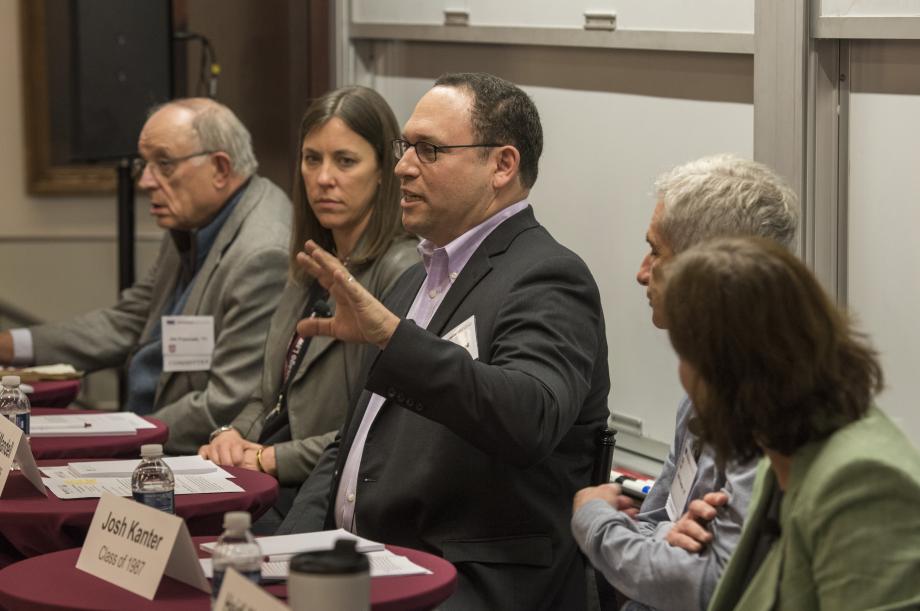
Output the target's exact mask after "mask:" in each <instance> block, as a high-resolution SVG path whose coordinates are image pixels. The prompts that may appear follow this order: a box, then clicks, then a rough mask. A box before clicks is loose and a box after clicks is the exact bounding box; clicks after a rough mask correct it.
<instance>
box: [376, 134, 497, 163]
mask: <svg viewBox="0 0 920 611" xmlns="http://www.w3.org/2000/svg"><path fill="white" fill-rule="evenodd" d="M494 146H504V145H503V144H444V145H438V144H432V143H430V142H425V141H424V140H419V141H418V142H409V141H408V140H402V139H400V138H397V139H396V140H394V141H393V156H394V157H396V159H397V161H398V160H400V159H402V157H403V155H405V154H406V151H408V150H409V149H410V148H414V149H415V154H416V155H418V158H419V160H420V161H421V162H422V163H434V162H435V161H437V160H438V151H444V150H447V149H472V148H492V147H494Z"/></svg>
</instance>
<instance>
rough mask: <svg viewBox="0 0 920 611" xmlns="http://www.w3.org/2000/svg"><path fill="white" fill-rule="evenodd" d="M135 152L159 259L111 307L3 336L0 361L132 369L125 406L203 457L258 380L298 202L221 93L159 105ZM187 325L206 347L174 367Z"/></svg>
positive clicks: (177, 446)
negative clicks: (268, 174)
mask: <svg viewBox="0 0 920 611" xmlns="http://www.w3.org/2000/svg"><path fill="white" fill-rule="evenodd" d="M138 151H139V154H140V157H139V158H138V159H137V161H136V164H135V170H136V178H137V180H138V183H137V184H138V186H139V187H140V188H141V189H143V190H144V191H146V192H147V193H148V195H149V196H150V214H151V215H152V216H153V217H154V218H155V219H156V222H157V224H158V225H159V226H160V227H162V228H163V229H167V230H168V231H169V234H168V235H166V236H164V238H163V241H162V244H161V246H160V251H159V254H158V256H157V259H156V261H155V262H154V264H153V266H152V267H151V268H150V270H149V271H148V273H147V274H146V275H145V276H144V277H143V278H142V279H141V280H139V281H138V282H137V283H135V284H134V286H132V287H131V288H130V289H128V290H126V291H124V292H123V293H122V295H121V298H120V299H119V301H118V303H117V304H115V305H114V306H112V307H110V308H104V309H100V310H96V311H93V312H90V313H88V314H84V315H82V316H79V317H77V318H75V319H73V320H71V321H67V322H58V323H50V324H45V325H39V326H37V327H32V328H30V329H15V330H13V331H12V332H5V333H2V334H0V363H13V364H16V365H30V364H33V363H35V364H43V363H54V362H67V363H71V364H73V365H74V366H75V367H76V368H77V369H81V370H87V371H92V370H97V369H103V368H107V367H120V366H122V365H125V364H127V368H128V399H127V408H128V409H130V410H133V411H135V412H137V413H141V414H152V415H153V416H155V417H157V418H160V419H162V420H164V421H165V422H166V423H167V424H168V425H169V429H170V431H169V440H168V442H167V444H166V449H167V451H168V452H170V453H194V452H195V451H196V450H197V449H198V447H199V446H200V445H201V444H203V443H206V442H207V441H208V434H209V433H211V432H212V431H214V430H215V429H216V428H217V426H218V424H222V423H226V422H230V421H231V420H233V417H234V416H235V415H236V414H237V412H238V411H239V410H240V409H241V408H242V406H243V405H244V403H245V402H246V400H247V399H248V398H249V396H250V394H251V393H252V391H253V389H254V388H255V385H256V383H257V382H258V380H259V375H260V373H261V371H260V369H261V367H260V366H261V361H262V347H263V343H264V341H265V333H266V331H267V328H268V322H269V319H270V318H271V315H272V312H273V311H274V309H275V305H276V304H277V301H278V298H279V296H280V294H281V289H282V287H283V285H284V281H285V274H286V270H287V245H288V239H289V218H290V202H289V200H288V198H287V196H286V195H285V194H284V193H283V192H282V191H281V190H280V189H278V187H276V186H275V185H274V184H272V183H271V182H270V181H268V180H266V179H264V178H260V177H259V176H257V175H256V174H255V171H256V168H257V166H258V163H257V161H256V158H255V155H254V154H253V150H252V139H251V137H250V135H249V132H248V130H247V129H246V128H245V126H243V124H242V123H241V122H240V121H239V119H238V118H237V117H236V116H235V115H234V114H233V112H231V111H230V109H228V108H227V107H225V106H223V105H221V104H219V103H217V102H215V101H213V100H208V99H205V98H190V99H182V100H175V101H172V102H169V103H167V104H164V105H163V106H161V107H159V108H157V109H154V111H153V112H152V113H151V115H150V117H149V119H148V120H147V122H146V123H145V125H144V128H143V130H142V131H141V134H140V139H139V142H138ZM167 316H170V317H171V318H168V319H167V318H165V317H167ZM173 316H175V317H178V318H172V317H173ZM190 316H196V317H201V318H198V319H191V318H188V317H190ZM186 323H187V324H188V325H193V326H194V325H195V324H197V325H199V326H194V329H195V334H197V336H198V339H203V341H202V343H203V344H204V347H205V351H206V352H207V354H204V353H202V359H201V360H200V361H199V362H198V363H185V364H184V365H173V364H172V359H169V358H167V357H170V356H172V354H171V353H172V352H173V351H174V350H175V349H176V345H177V344H178V343H181V342H182V341H185V340H183V339H182V338H181V337H178V338H176V341H175V342H173V341H170V338H173V337H176V336H175V335H174V334H173V333H172V329H173V328H175V327H177V326H179V325H180V324H186ZM201 325H203V326H201ZM164 327H166V331H167V333H166V334H165V336H164ZM164 339H165V340H166V341H164ZM211 341H213V349H212V350H210V351H207V350H206V348H207V347H208V346H209V345H210V342H211ZM164 355H165V356H164ZM180 369H181V370H180Z"/></svg>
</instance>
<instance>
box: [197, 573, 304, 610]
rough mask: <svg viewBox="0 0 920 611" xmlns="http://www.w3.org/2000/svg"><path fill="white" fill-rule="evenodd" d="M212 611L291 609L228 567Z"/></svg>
mask: <svg viewBox="0 0 920 611" xmlns="http://www.w3.org/2000/svg"><path fill="white" fill-rule="evenodd" d="M213 611H291V608H290V607H288V606H287V605H286V604H284V603H283V602H281V601H280V600H278V599H277V598H275V597H274V596H272V595H271V594H269V593H268V592H266V591H265V590H263V589H262V588H260V587H259V586H257V585H256V584H254V583H252V582H251V581H249V580H248V579H246V578H245V577H243V576H242V575H240V574H239V573H238V572H236V571H235V570H234V569H232V568H228V569H227V572H226V573H225V574H224V581H223V582H222V583H221V586H220V592H219V593H218V595H217V600H216V601H215V602H214V607H213Z"/></svg>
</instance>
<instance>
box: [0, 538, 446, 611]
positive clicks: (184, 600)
mask: <svg viewBox="0 0 920 611" xmlns="http://www.w3.org/2000/svg"><path fill="white" fill-rule="evenodd" d="M213 540H214V537H195V545H196V548H197V546H198V544H199V543H204V542H206V541H213ZM387 549H389V550H390V551H391V552H393V553H395V554H399V555H401V556H407V557H408V558H409V559H410V560H411V561H412V562H414V563H416V564H418V565H420V566H423V567H425V568H426V569H428V570H430V571H431V572H432V574H431V575H405V576H401V577H375V578H374V579H371V608H372V609H374V611H397V610H399V611H410V610H412V611H415V610H422V609H433V608H435V607H436V606H437V605H439V604H440V603H442V602H444V601H445V600H447V598H448V597H449V596H450V595H451V594H453V592H454V589H455V588H456V586H457V570H456V569H455V568H454V566H453V565H452V564H451V563H450V562H448V561H446V560H444V559H443V558H439V557H438V556H433V555H431V554H427V553H425V552H420V551H418V550H413V549H409V548H405V547H397V546H395V545H388V546H387ZM79 555H80V550H79V549H69V550H64V551H61V552H55V553H53V554H47V555H44V556H39V557H37V558H30V559H28V560H23V561H22V562H18V563H16V564H14V565H12V566H8V567H6V568H5V569H3V570H2V571H0V605H2V606H3V608H5V609H8V610H9V611H18V610H20V609H22V610H24V611H25V610H28V611H52V610H53V611H62V610H64V609H80V610H90V609H92V610H98V611H102V610H106V611H108V610H111V611H122V610H123V609H131V610H132V611H146V610H155V609H160V610H169V611H205V610H209V609H210V608H211V599H210V597H209V596H208V595H207V594H205V593H204V592H201V591H199V590H196V589H195V588H193V587H191V586H188V585H186V584H184V583H181V582H178V581H176V580H174V579H172V578H170V577H164V578H163V581H161V582H160V587H159V589H158V590H157V594H156V597H155V598H154V600H152V601H150V600H147V599H146V598H142V597H140V596H138V595H136V594H132V593H131V592H128V591H127V590H123V589H121V588H119V587H117V586H114V585H112V584H110V583H108V582H106V581H103V580H101V579H99V578H98V577H94V576H93V575H90V574H89V573H84V572H83V571H80V570H77V568H76V564H77V557H78V556H79ZM204 555H205V554H203V553H201V552H199V556H204ZM48 584H54V587H53V588H49V587H48ZM265 589H266V590H267V591H268V592H270V593H271V594H272V595H274V596H276V597H278V598H286V597H287V586H286V585H285V584H274V585H269V586H267V587H266V588H265Z"/></svg>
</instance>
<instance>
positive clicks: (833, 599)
mask: <svg viewBox="0 0 920 611" xmlns="http://www.w3.org/2000/svg"><path fill="white" fill-rule="evenodd" d="M776 487H777V482H776V478H775V476H774V474H773V471H772V470H771V469H770V468H769V461H768V460H767V459H764V460H763V461H762V462H761V464H760V466H759V470H758V475H757V481H756V482H755V484H754V496H753V498H752V500H751V506H750V509H749V513H748V518H747V521H746V523H745V526H744V532H743V533H742V535H741V540H740V541H739V543H738V547H737V549H736V550H735V553H734V555H733V556H732V559H731V560H730V561H729V564H728V566H727V567H726V569H725V573H723V575H722V579H721V581H720V582H719V585H718V586H717V587H716V592H715V594H714V596H713V598H712V601H711V602H710V605H709V609H710V611H721V610H723V609H724V610H729V609H738V610H759V609H780V610H782V611H797V610H801V611H816V610H818V609H828V610H833V611H846V610H848V609H853V610H856V609H859V610H861V611H862V610H866V609H917V608H920V455H918V453H917V451H916V450H915V449H914V447H913V445H912V444H911V442H910V441H908V439H907V438H906V437H905V436H904V434H903V433H902V432H901V431H900V430H899V429H898V428H897V427H896V426H895V425H894V424H893V423H892V422H891V421H890V420H889V419H888V418H887V417H886V416H885V415H884V414H883V413H882V412H881V411H879V410H878V409H876V408H870V410H869V412H868V414H867V415H866V417H865V418H863V419H862V420H859V421H857V422H854V423H852V424H850V425H848V426H846V427H844V428H842V429H840V430H839V431H837V432H836V433H834V434H833V435H831V436H830V437H829V438H828V439H825V440H823V441H820V442H816V443H812V444H809V445H807V446H804V447H803V448H801V449H800V450H799V451H798V452H796V453H795V455H794V457H793V462H792V472H791V473H790V478H789V486H788V489H787V490H786V491H785V493H784V496H783V499H782V502H781V504H780V516H779V520H780V529H781V534H780V535H779V538H778V539H777V540H776V541H775V542H774V543H773V545H772V547H771V548H770V550H769V552H768V553H767V555H766V557H765V558H764V560H763V563H762V564H761V566H760V568H759V569H758V570H757V572H756V573H755V574H754V576H753V578H752V579H751V581H750V583H749V584H747V587H745V585H746V584H745V579H746V576H747V575H748V573H749V570H750V568H751V562H752V559H751V555H752V553H753V551H754V548H755V547H756V544H757V541H758V538H759V535H760V534H761V533H762V532H763V528H764V525H765V518H766V515H765V514H766V511H767V505H768V504H769V499H770V496H771V492H772V491H773V490H775V489H776Z"/></svg>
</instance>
